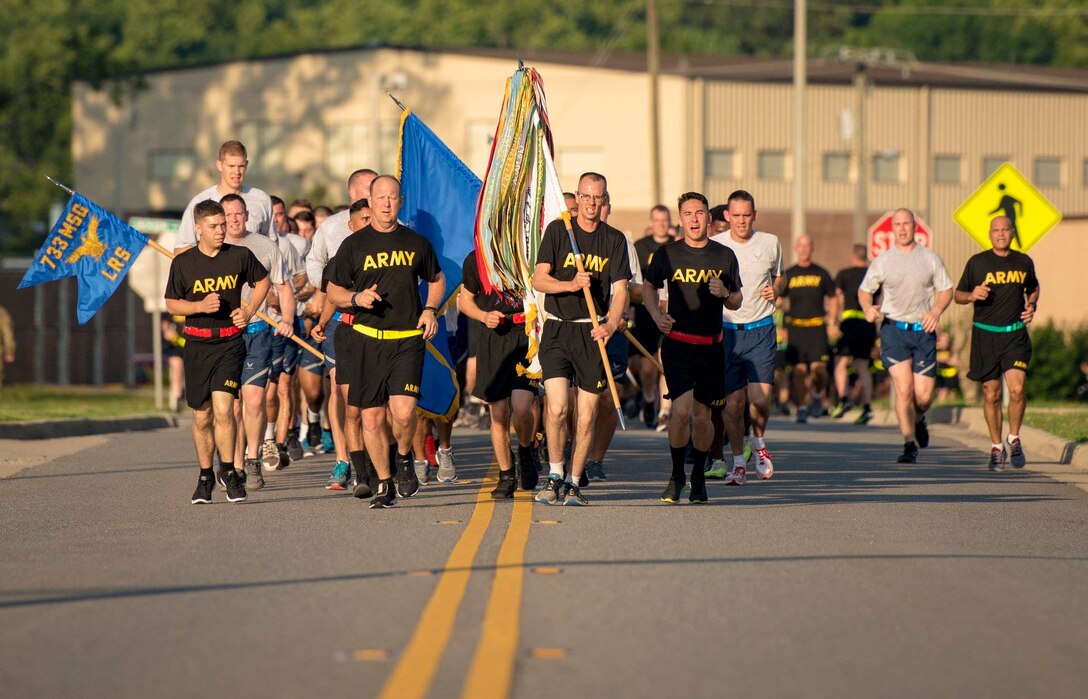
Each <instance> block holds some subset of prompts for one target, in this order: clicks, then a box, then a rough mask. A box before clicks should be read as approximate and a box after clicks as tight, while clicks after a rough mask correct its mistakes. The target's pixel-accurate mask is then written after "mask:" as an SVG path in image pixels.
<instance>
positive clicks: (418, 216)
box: [398, 110, 482, 418]
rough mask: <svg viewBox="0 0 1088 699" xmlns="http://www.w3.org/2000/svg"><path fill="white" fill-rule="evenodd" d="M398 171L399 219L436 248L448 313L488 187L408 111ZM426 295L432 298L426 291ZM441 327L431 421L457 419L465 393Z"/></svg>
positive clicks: (428, 358) (432, 375)
mask: <svg viewBox="0 0 1088 699" xmlns="http://www.w3.org/2000/svg"><path fill="white" fill-rule="evenodd" d="M398 170H399V176H400V189H401V196H402V197H403V200H402V202H401V208H400V215H399V218H400V220H401V221H403V222H404V224H405V225H406V226H408V227H409V228H411V229H412V230H414V231H416V232H417V233H419V234H420V235H422V236H423V237H425V238H426V239H427V240H428V241H430V243H431V246H432V247H434V251H435V254H436V255H437V256H438V263H439V265H441V267H442V273H443V275H444V276H445V277H446V296H445V298H444V299H442V304H441V309H440V310H441V311H445V309H446V306H447V304H448V303H449V300H450V298H451V297H452V295H453V293H454V292H456V291H457V288H458V287H459V286H460V285H461V263H462V262H464V261H465V257H466V256H467V255H468V254H469V253H470V252H472V249H473V230H474V229H475V225H476V199H477V198H478V197H479V194H480V187H481V185H482V183H481V182H480V178H479V177H477V176H476V175H475V174H473V172H472V170H469V169H468V166H466V165H465V164H464V163H463V162H461V159H460V158H458V157H457V156H456V155H454V153H453V151H451V150H450V149H449V148H447V147H446V144H445V143H443V142H442V140H441V139H440V138H438V136H435V135H434V132H433V131H431V130H430V129H429V128H427V125H426V124H424V123H423V122H422V121H420V120H419V118H418V117H416V116H415V115H414V114H412V113H411V112H410V111H408V110H405V112H404V114H403V115H402V116H401V122H400V158H399V167H398ZM421 293H423V294H424V298H426V288H423V289H422V290H421ZM439 315H441V313H440V314H439ZM438 325H439V333H438V336H436V337H435V338H434V339H433V340H432V341H431V342H430V344H429V346H428V347H427V353H426V355H425V356H424V361H423V382H422V384H421V385H420V393H422V398H420V401H419V407H420V409H422V410H423V411H424V412H426V413H429V414H431V415H436V416H440V417H445V418H452V417H453V415H454V414H455V413H456V412H457V408H458V403H459V400H460V388H459V385H458V382H457V373H456V371H455V369H454V367H453V360H452V358H451V355H450V351H449V347H448V342H447V338H446V331H445V327H444V323H443V321H442V319H441V318H440V319H439V322H438Z"/></svg>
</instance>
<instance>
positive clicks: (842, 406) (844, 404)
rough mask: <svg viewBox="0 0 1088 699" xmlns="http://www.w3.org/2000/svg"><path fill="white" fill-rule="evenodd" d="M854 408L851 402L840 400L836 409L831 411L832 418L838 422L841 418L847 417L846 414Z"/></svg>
mask: <svg viewBox="0 0 1088 699" xmlns="http://www.w3.org/2000/svg"><path fill="white" fill-rule="evenodd" d="M852 407H853V406H852V405H850V401H848V400H840V401H839V402H838V403H837V404H836V405H835V407H834V408H832V409H831V417H832V418H833V419H835V420H838V419H839V418H841V417H842V416H843V415H845V414H846V413H847V412H848V411H849V410H850V408H852Z"/></svg>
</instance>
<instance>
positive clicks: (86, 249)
mask: <svg viewBox="0 0 1088 699" xmlns="http://www.w3.org/2000/svg"><path fill="white" fill-rule="evenodd" d="M80 240H82V241H83V244H82V245H80V246H79V247H78V248H76V249H75V250H73V251H72V254H71V255H69V256H68V259H66V260H65V261H64V262H65V263H66V264H72V263H74V262H78V261H79V260H81V259H83V258H84V257H93V258H94V259H96V260H97V259H98V258H100V257H102V253H104V252H106V244H105V243H103V242H102V241H101V240H99V239H98V217H97V216H92V217H91V220H90V222H89V223H88V224H87V234H86V235H81V236H80Z"/></svg>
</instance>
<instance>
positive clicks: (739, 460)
mask: <svg viewBox="0 0 1088 699" xmlns="http://www.w3.org/2000/svg"><path fill="white" fill-rule="evenodd" d="M746 463H748V462H747V461H745V460H744V454H737V455H736V456H734V457H733V468H736V467H737V466H742V467H743V466H744V465H745V464H746Z"/></svg>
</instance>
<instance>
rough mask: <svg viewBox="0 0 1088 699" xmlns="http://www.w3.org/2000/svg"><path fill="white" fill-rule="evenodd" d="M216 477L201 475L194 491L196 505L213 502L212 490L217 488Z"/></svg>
mask: <svg viewBox="0 0 1088 699" xmlns="http://www.w3.org/2000/svg"><path fill="white" fill-rule="evenodd" d="M214 481H215V477H214V476H205V475H201V476H200V478H198V479H197V481H196V490H194V491H193V504H194V505H210V504H212V490H213V489H214V488H215V483H214Z"/></svg>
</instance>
